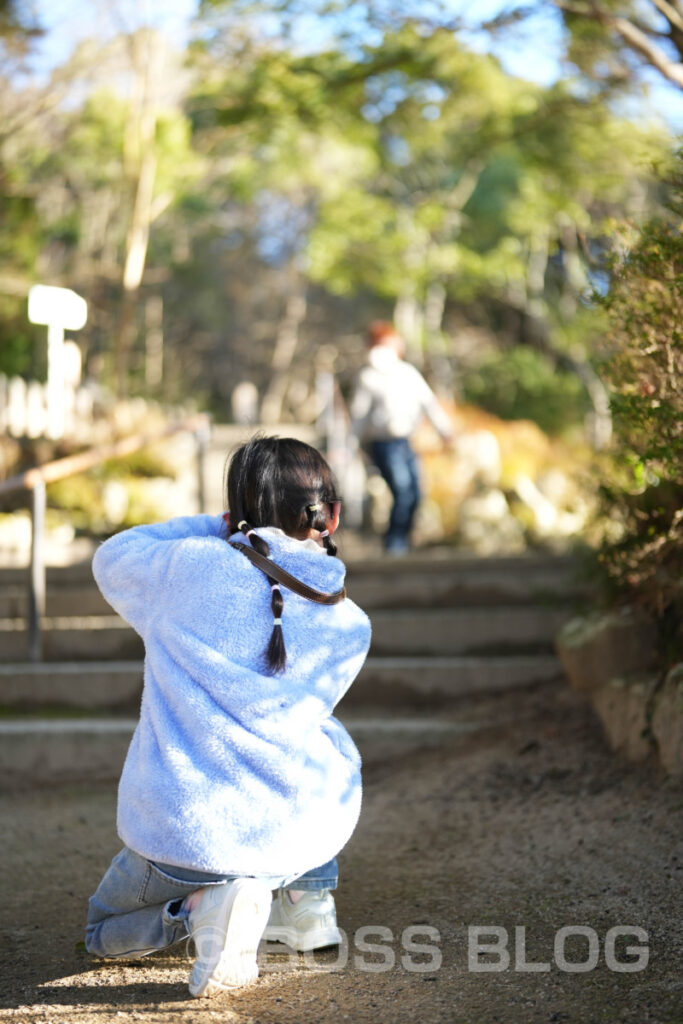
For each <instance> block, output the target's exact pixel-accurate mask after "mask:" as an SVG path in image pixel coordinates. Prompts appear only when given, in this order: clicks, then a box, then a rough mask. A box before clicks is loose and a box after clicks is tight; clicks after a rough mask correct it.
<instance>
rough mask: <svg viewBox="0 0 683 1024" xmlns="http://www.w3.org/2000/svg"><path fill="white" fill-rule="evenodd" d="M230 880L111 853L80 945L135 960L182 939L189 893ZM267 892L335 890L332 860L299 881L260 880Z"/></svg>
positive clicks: (125, 852) (101, 953) (130, 853)
mask: <svg viewBox="0 0 683 1024" xmlns="http://www.w3.org/2000/svg"><path fill="white" fill-rule="evenodd" d="M235 877H237V876H235V875H212V874H206V873H205V872H203V871H191V870H190V869H188V868H179V867H174V866H172V865H170V864H157V863H155V862H154V861H149V860H145V858H144V857H141V856H140V855H139V854H138V853H134V851H133V850H129V849H128V847H126V846H124V848H123V849H122V850H121V851H120V853H117V855H116V856H115V857H114V859H113V860H112V862H111V864H110V865H109V868H108V869H107V871H106V873H105V875H104V878H103V879H102V881H101V882H100V884H99V886H98V887H97V890H96V891H95V893H94V895H93V896H91V898H90V903H89V905H88V920H87V924H86V928H85V945H86V948H87V949H88V951H89V952H90V953H93V954H94V955H95V956H106V957H116V956H123V957H137V956H146V955H147V954H148V953H154V952H155V951H156V950H158V949H165V948H166V946H171V945H172V944H173V943H174V942H180V941H181V940H182V939H184V938H186V937H187V935H188V930H187V911H186V910H184V908H183V900H184V899H185V897H186V896H189V894H190V893H191V892H194V891H195V889H199V888H201V887H203V886H207V885H225V883H226V882H229V881H231V880H232V879H233V878H235ZM263 881H264V882H266V883H267V884H268V885H270V886H271V888H273V889H277V888H279V887H282V888H291V889H335V888H336V886H337V861H336V858H335V859H334V860H331V861H329V862H328V863H327V864H323V865H322V866H321V867H319V868H314V869H313V870H312V871H307V872H306V874H304V875H301V876H300V877H299V878H296V879H292V878H275V877H273V878H264V879H263Z"/></svg>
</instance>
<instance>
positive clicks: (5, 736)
mask: <svg viewBox="0 0 683 1024" xmlns="http://www.w3.org/2000/svg"><path fill="white" fill-rule="evenodd" d="M340 718H341V721H343V723H344V725H345V726H346V727H347V729H348V730H349V732H350V733H351V735H352V737H353V738H354V740H355V741H356V743H357V744H358V746H359V748H360V751H361V756H362V757H363V760H364V762H365V763H366V764H367V763H368V761H369V760H370V757H374V758H375V759H379V760H381V759H382V758H385V757H386V756H390V755H393V756H396V754H397V753H400V754H404V753H407V752H408V751H410V750H411V749H415V748H419V749H424V748H425V747H430V746H437V745H440V744H443V743H444V742H457V740H458V738H459V737H460V736H464V735H467V734H468V733H472V732H476V731H477V730H478V729H481V728H482V727H484V728H485V727H486V726H487V725H490V724H491V723H490V722H487V721H485V722H478V721H476V720H475V721H472V720H468V719H467V718H466V717H464V716H444V715H443V714H439V715H438V716H435V715H429V714H422V715H415V714H410V715H409V716H407V715H406V714H405V713H401V712H400V711H398V712H396V713H394V714H387V713H386V712H385V710H384V709H382V711H381V713H379V714H377V713H376V712H375V713H374V714H373V713H361V714H358V713H356V714H354V713H353V712H351V713H348V712H345V713H343V714H342V715H341V716H340ZM135 724H136V720H135V719H134V718H132V717H131V718H118V719H105V718H100V717H89V718H75V719H74V718H62V719H54V718H52V719H49V718H23V719H13V720H7V719H4V720H2V721H0V788H2V789H17V788H21V787H26V786H33V785H44V784H48V785H54V784H55V783H65V782H75V781H81V780H83V779H84V778H87V779H88V780H89V781H115V780H116V779H118V777H119V775H120V773H121V768H122V766H123V761H124V758H125V756H126V751H127V750H128V745H129V743H130V739H131V736H132V734H133V730H134V728H135Z"/></svg>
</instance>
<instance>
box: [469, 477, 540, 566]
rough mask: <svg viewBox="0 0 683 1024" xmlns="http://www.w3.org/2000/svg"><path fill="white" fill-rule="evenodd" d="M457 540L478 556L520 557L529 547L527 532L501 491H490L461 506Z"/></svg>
mask: <svg viewBox="0 0 683 1024" xmlns="http://www.w3.org/2000/svg"><path fill="white" fill-rule="evenodd" d="M458 540H459V541H460V543H461V544H463V545H465V546H466V547H468V548H470V549H471V550H472V551H474V552H476V553H477V554H478V555H493V554H517V553H519V552H521V551H524V550H525V548H526V540H525V537H524V529H523V527H522V526H521V524H520V523H518V522H517V520H516V519H515V517H514V516H513V515H512V513H511V512H510V507H509V505H508V503H507V501H506V499H505V495H504V494H503V492H502V491H499V490H497V489H496V488H491V489H490V490H488V491H485V492H484V493H482V494H474V495H472V496H471V497H470V498H466V500H465V501H463V503H462V505H461V506H460V510H459V523H458Z"/></svg>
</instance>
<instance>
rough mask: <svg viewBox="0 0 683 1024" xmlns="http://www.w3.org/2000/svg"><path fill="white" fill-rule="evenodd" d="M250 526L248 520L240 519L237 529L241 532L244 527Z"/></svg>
mask: <svg viewBox="0 0 683 1024" xmlns="http://www.w3.org/2000/svg"><path fill="white" fill-rule="evenodd" d="M248 525H249V523H248V522H247V521H246V519H240V521H239V523H238V524H237V529H238V530H241V529H242V527H243V526H248Z"/></svg>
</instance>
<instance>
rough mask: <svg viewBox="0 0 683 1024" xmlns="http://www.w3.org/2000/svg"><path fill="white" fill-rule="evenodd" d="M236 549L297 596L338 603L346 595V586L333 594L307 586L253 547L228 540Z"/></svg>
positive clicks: (322, 602) (317, 602) (317, 601)
mask: <svg viewBox="0 0 683 1024" xmlns="http://www.w3.org/2000/svg"><path fill="white" fill-rule="evenodd" d="M229 543H230V544H232V546H233V547H234V548H237V549H238V551H241V552H242V554H243V555H245V557H246V558H248V559H249V561H250V562H253V563H254V565H255V566H257V567H258V568H259V569H261V571H262V572H264V573H265V574H266V576H270V577H271V578H272V579H274V580H277V581H278V583H282V585H283V586H285V587H287V589H288V590H292V591H294V593H295V594H298V595H299V597H305V598H307V600H309V601H315V602H316V604H338V603H339V601H343V600H344V598H345V597H346V588H345V587H342V589H341V590H338V591H337V592H336V593H335V594H324V593H323V591H322V590H314V589H313V587H309V586H308V584H307V583H303V582H302V581H301V580H298V579H297V578H296V576H292V575H291V573H288V572H287V571H286V569H281V568H280V566H279V565H277V564H276V563H275V562H272V561H271V560H270V558H264V556H263V555H260V554H259V553H258V551H254V549H253V548H249V547H247V545H246V544H233V543H232V541H230V542H229Z"/></svg>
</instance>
